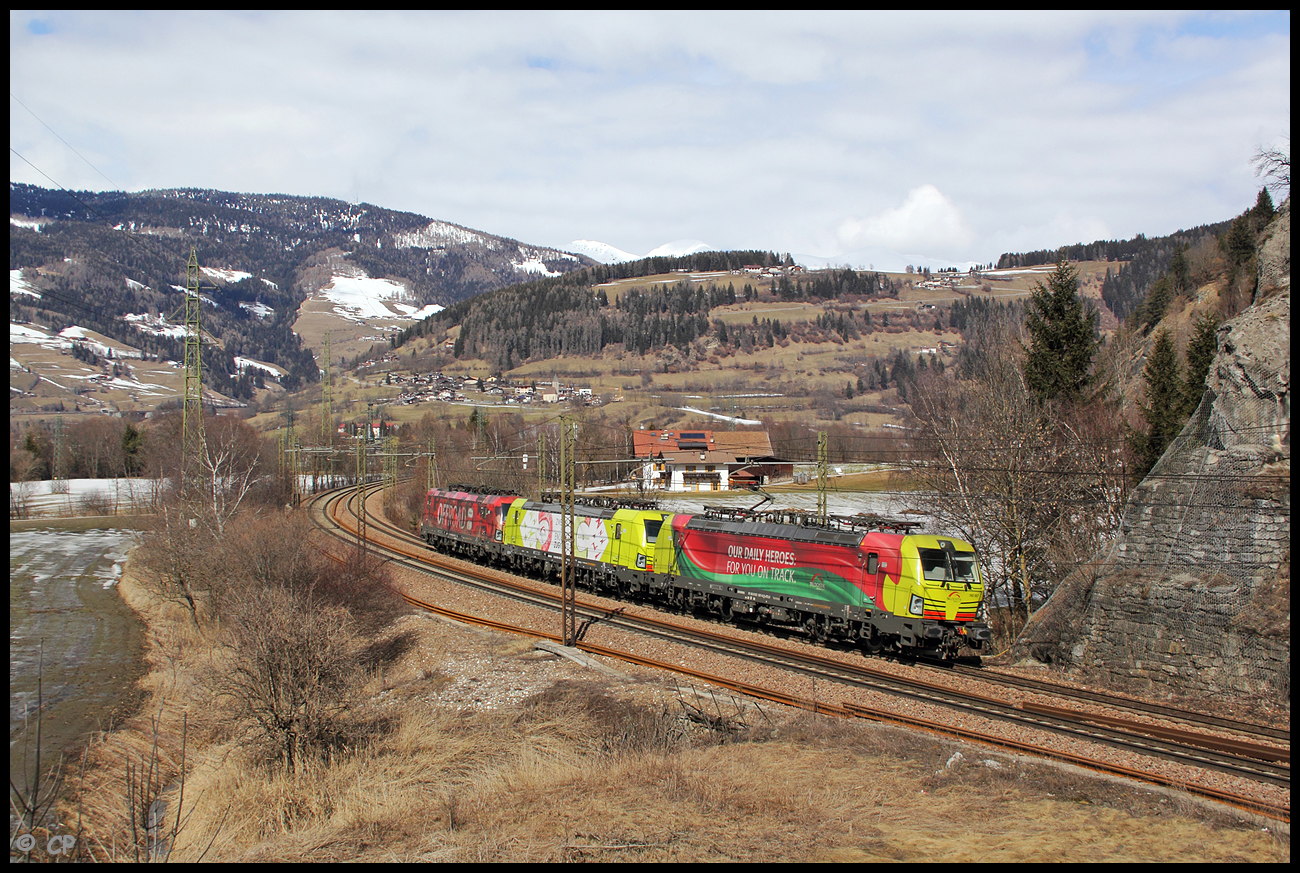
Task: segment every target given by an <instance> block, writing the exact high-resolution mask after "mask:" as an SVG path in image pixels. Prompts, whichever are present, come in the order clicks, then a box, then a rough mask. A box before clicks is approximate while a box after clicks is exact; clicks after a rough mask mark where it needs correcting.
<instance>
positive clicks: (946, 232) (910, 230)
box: [839, 183, 972, 254]
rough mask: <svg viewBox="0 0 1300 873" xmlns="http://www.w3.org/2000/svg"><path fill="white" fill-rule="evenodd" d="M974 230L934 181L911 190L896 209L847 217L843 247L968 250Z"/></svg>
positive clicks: (842, 233) (842, 227) (841, 234)
mask: <svg viewBox="0 0 1300 873" xmlns="http://www.w3.org/2000/svg"><path fill="white" fill-rule="evenodd" d="M971 238H972V233H971V229H970V227H969V225H967V223H966V219H965V218H963V217H962V214H961V210H960V209H958V208H957V207H956V206H955V205H953V202H952V201H951V200H949V199H948V198H947V197H945V196H944V194H943V192H942V191H940V190H939V189H938V188H936V187H935V186H934V185H931V184H928V183H927V184H925V185H921V186H920V187H918V188H913V189H912V190H911V191H909V192H908V193H907V199H906V200H904V201H903V204H902V205H901V206H899V207H897V208H895V209H886V210H885V211H883V212H881V213H878V214H877V215H874V216H872V217H870V218H867V219H861V220H860V219H857V218H847V219H845V220H844V221H843V222H841V224H840V226H839V242H840V245H841V247H842V249H843V250H846V251H848V250H853V249H859V248H863V247H865V246H884V247H885V248H890V249H896V250H898V251H900V252H927V253H934V254H942V253H947V252H964V251H965V250H966V248H967V246H969V245H970V242H971Z"/></svg>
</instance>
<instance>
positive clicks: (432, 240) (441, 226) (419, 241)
mask: <svg viewBox="0 0 1300 873" xmlns="http://www.w3.org/2000/svg"><path fill="white" fill-rule="evenodd" d="M474 242H477V243H481V244H482V245H485V246H487V247H488V248H489V249H493V250H495V249H496V248H497V244H496V241H495V240H493V239H491V238H490V237H486V236H484V235H483V234H480V233H475V232H474V231H472V230H470V229H468V228H465V227H461V226H460V225H458V224H448V223H447V222H445V221H431V222H429V224H428V225H427V226H425V227H423V228H421V229H420V230H413V231H407V232H406V233H395V234H393V244H394V245H396V246H397V247H398V248H399V249H439V248H444V247H446V246H448V245H465V244H467V243H474Z"/></svg>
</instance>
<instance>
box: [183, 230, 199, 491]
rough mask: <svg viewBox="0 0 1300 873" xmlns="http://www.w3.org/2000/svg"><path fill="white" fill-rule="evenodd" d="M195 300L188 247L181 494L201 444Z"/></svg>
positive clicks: (195, 262) (195, 270)
mask: <svg viewBox="0 0 1300 873" xmlns="http://www.w3.org/2000/svg"><path fill="white" fill-rule="evenodd" d="M201 305H202V304H201V301H200V299H199V255H198V252H197V251H195V249H194V247H193V246H191V247H190V263H189V266H188V267H187V269H186V271H185V392H184V396H183V398H182V401H181V479H180V487H181V492H182V493H184V492H185V491H186V489H187V486H188V485H189V484H190V483H191V480H192V479H193V478H194V475H195V473H196V468H197V466H198V463H197V453H198V452H199V451H200V450H201V449H200V447H201V446H202V444H203V355H202V352H203V320H202V314H201V311H200V307H201Z"/></svg>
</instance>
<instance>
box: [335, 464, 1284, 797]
mask: <svg viewBox="0 0 1300 873" xmlns="http://www.w3.org/2000/svg"><path fill="white" fill-rule="evenodd" d="M353 493H354V490H353V489H349V490H348V492H346V493H345V494H344V495H343V498H344V499H343V502H344V503H345V504H346V505H348V508H349V509H351V510H352V512H353V513H355V512H356V510H355V509H354V508H352V507H351V506H350V504H351V499H352V494H353ZM334 505H335V506H336V507H337V505H338V501H335V503H334ZM367 511H368V510H367ZM334 521H335V522H336V523H337V524H339V526H340V527H343V529H344V530H347V527H346V525H344V524H343V523H342V522H340V521H339V520H338V518H337V512H335V513H334ZM384 526H385V527H389V528H391V529H393V530H398V529H397V528H396V527H395V526H392V525H388V524H387V523H384ZM354 535H355V533H354ZM376 545H378V544H376ZM379 547H380V548H383V549H384V550H386V551H390V552H394V553H396V554H398V555H402V556H403V557H402V559H401V560H400V561H399V563H402V564H404V565H407V566H411V567H413V568H414V569H418V570H421V571H423V572H432V571H431V570H429V567H428V564H429V563H430V561H429V560H428V556H427V555H420V556H415V557H416V560H415V561H412V560H410V559H411V558H412V557H413V556H411V555H410V554H409V553H407V552H404V551H402V550H400V549H395V548H393V547H391V546H379ZM470 566H473V565H470ZM435 575H443V576H447V577H449V578H452V579H453V581H458V582H462V583H465V582H467V581H468V580H467V579H466V577H465V575H464V574H463V573H460V572H454V573H451V572H449V571H448V570H446V569H442V570H441V571H439V572H438V573H436V574H435ZM471 584H476V583H471ZM495 584H496V583H489V585H492V586H495ZM476 587H480V588H482V587H485V586H484V585H483V584H481V583H478V584H476ZM532 594H533V596H530V597H528V598H527V600H528V602H531V603H533V604H534V605H538V606H542V607H544V608H548V609H555V608H556V606H555V604H554V600H555V598H554V595H547V594H545V593H541V592H532ZM510 596H516V595H515V594H511V595H510ZM519 599H523V598H519ZM408 600H411V602H413V603H414V605H417V606H420V607H422V608H433V609H434V610H435V611H438V612H441V613H443V614H448V615H453V616H456V617H458V620H462V621H470V622H472V623H477V624H492V623H490V622H485V621H484V620H482V619H478V618H473V617H468V616H464V615H461V614H457V613H454V612H453V611H451V610H446V609H445V608H440V607H434V606H433V605H432V604H427V603H423V602H417V601H414V600H413V599H411V598H408ZM584 608H585V609H587V610H589V612H588V613H587V615H588V618H589V619H593V618H594V619H596V620H602V621H604V622H607V623H609V624H611V625H614V626H619V627H624V628H626V629H629V630H636V631H639V632H641V633H646V632H647V628H645V627H641V626H639V625H641V624H643V623H644V622H645V621H646V620H644V619H636V620H631V621H630V622H629V620H628V617H625V616H616V615H614V614H613V613H612V612H611V611H609V610H599V609H593V608H591V607H589V606H585V605H584ZM649 622H650V623H651V624H658V625H665V624H667V623H663V622H658V621H657V620H649ZM497 626H498V627H499V628H500V629H502V630H511V631H512V632H521V633H525V634H527V635H530V636H534V637H546V638H550V639H556V637H555V636H554V635H550V634H544V633H539V632H537V631H532V630H522V629H514V628H511V627H510V626H507V625H497ZM670 627H672V631H671V635H670V636H669V638H671V639H673V641H675V642H679V643H681V642H689V643H690V644H692V645H696V646H699V645H700V641H699V637H701V636H703V637H704V638H705V640H707V644H706V646H705V647H706V648H711V649H714V650H715V651H718V652H719V653H720V654H726V655H730V656H735V657H745V658H748V659H750V660H758V661H762V662H764V663H768V664H770V665H773V666H779V667H783V668H784V669H794V670H796V671H797V672H801V673H805V674H810V675H817V674H820V675H822V676H823V677H824V678H829V679H832V680H836V681H841V682H848V683H849V684H853V685H857V686H859V687H867V688H870V689H872V690H880V691H885V692H887V693H893V694H916V693H917V691H918V690H919V689H918V688H916V687H913V688H912V689H909V690H899V689H898V688H891V687H881V685H880V684H879V683H877V682H874V681H870V680H868V679H864V678H863V677H861V676H845V675H834V674H835V673H837V672H839V671H843V670H845V668H846V665H843V664H840V663H839V662H834V661H830V662H829V665H828V663H827V662H826V659H821V658H814V657H812V656H806V655H799V654H798V653H793V652H790V651H789V650H786V649H776V647H771V646H765V645H764V644H745V645H744V646H742V648H745V647H749V648H757V649H762V648H767V649H768V650H769V651H767V652H764V653H763V654H762V655H756V654H755V653H753V652H749V653H745V652H741V651H737V650H736V649H735V648H734V646H735V644H736V642H737V641H735V640H734V639H732V638H725V640H726V642H725V644H720V642H719V639H718V637H720V636H721V635H717V634H712V633H709V632H699V631H686V630H685V629H681V628H676V627H675V626H670ZM653 632H654V634H655V635H656V636H666V634H665V630H664V628H663V627H658V628H654V629H653ZM692 637H694V638H695V641H694V642H690V638H692ZM710 638H712V639H710ZM580 647H581V648H582V649H583V650H585V651H591V652H593V653H596V654H600V653H601V652H602V647H599V646H595V645H593V644H589V643H585V642H582V643H580ZM773 650H775V651H776V652H778V653H779V654H777V655H776V656H775V657H776V658H777V659H778V661H779V660H780V659H790V658H791V657H792V656H793V658H794V660H796V661H802V662H803V663H800V664H791V663H790V662H789V661H788V660H786V661H785V662H784V663H778V662H777V661H774V660H773V655H772V652H773ZM607 651H608V652H610V653H613V652H614V650H607ZM610 656H611V657H619V658H622V659H623V660H628V661H631V662H634V663H644V664H646V665H648V666H655V667H657V668H660V669H667V670H671V671H674V672H678V673H684V674H687V675H697V676H700V677H701V678H704V677H703V674H697V673H696V671H691V670H689V668H684V667H682V666H680V665H675V664H662V663H660V662H652V661H650V659H644V658H641V657H640V656H632V655H630V654H629V653H619V654H617V655H615V654H611V655H610ZM828 666H830V667H831V669H830V671H827V670H826V668H827V667H828ZM847 672H860V671H855V670H852V669H850V670H848V671H847ZM867 672H876V671H867ZM883 675H884V677H885V678H886V679H887V680H888V681H889V682H895V683H901V684H903V685H911V686H921V688H924V692H922V694H923V696H924V693H926V692H935V691H936V689H935V688H934V687H929V688H925V686H926V685H927V684H928V683H917V682H912V681H911V680H900V678H899V677H895V676H892V675H890V674H883ZM873 678H879V677H873ZM707 681H710V682H715V683H716V684H720V685H722V686H724V687H734V688H735V689H736V690H742V689H741V685H743V683H736V682H734V681H733V680H726V679H725V678H723V677H707ZM938 692H939V696H940V697H942V696H944V695H947V696H948V697H949V699H948V700H946V701H945V700H939V701H934V700H931V702H938V703H940V705H945V706H949V707H954V706H956V707H963V708H965V707H970V708H972V709H973V710H974V711H976V712H978V714H981V715H985V716H992V717H996V718H1004V719H1006V718H1010V719H1011V720H1017V721H1022V722H1026V723H1028V724H1029V726H1031V727H1038V728H1041V729H1046V730H1049V731H1053V732H1056V733H1064V734H1067V735H1071V736H1075V737H1076V738H1083V739H1086V740H1091V741H1094V742H1102V743H1105V744H1107V745H1113V746H1119V747H1121V748H1128V749H1132V748H1134V747H1135V746H1136V748H1138V749H1139V750H1140V751H1141V752H1142V753H1144V754H1153V755H1158V756H1161V757H1170V756H1171V755H1172V756H1174V757H1176V758H1180V759H1182V760H1184V762H1186V763H1191V764H1192V765H1194V766H1199V767H1206V768H1211V769H1227V770H1228V771H1229V772H1234V773H1236V775H1245V776H1246V777H1247V778H1256V779H1260V778H1263V779H1265V780H1266V781H1279V780H1278V778H1273V779H1269V777H1268V775H1267V774H1260V773H1259V772H1257V771H1255V770H1253V769H1247V770H1246V772H1243V768H1241V767H1240V766H1238V765H1237V764H1235V763H1233V764H1227V765H1226V766H1225V765H1223V764H1220V763H1217V762H1215V761H1213V760H1207V758H1209V759H1212V757H1213V756H1209V755H1205V754H1204V753H1202V754H1199V755H1192V756H1189V755H1188V754H1187V753H1186V752H1185V751H1184V750H1181V749H1177V748H1175V749H1172V750H1170V749H1159V748H1158V746H1159V745H1161V744H1159V743H1154V742H1151V741H1150V740H1149V739H1148V738H1145V737H1138V738H1137V739H1136V741H1135V740H1134V738H1133V737H1132V736H1128V735H1125V733H1124V732H1123V731H1120V732H1115V731H1111V730H1108V729H1101V728H1097V727H1093V726H1083V727H1080V726H1079V725H1077V724H1070V722H1073V721H1075V720H1076V719H1077V718H1078V717H1079V714H1077V713H1074V712H1073V711H1069V710H1059V708H1051V707H1043V708H1042V709H1046V710H1052V709H1056V710H1057V711H1055V712H1041V711H1040V712H1033V709H1034V708H1039V705H1036V704H1031V705H1029V706H1028V707H1026V706H1024V705H1021V706H1016V705H1014V704H1005V703H1003V702H1001V701H990V700H989V699H987V698H980V697H979V696H978V695H968V694H963V693H962V692H953V691H951V690H950V689H938ZM746 693H748V692H746ZM960 698H966V700H965V701H964V702H958V700H957V699H960ZM767 699H776V698H772V697H768V698H767ZM989 704H992V709H993V710H994V712H991V711H989V710H987V709H984V708H982V707H985V706H987V705H989ZM849 706H854V707H856V708H857V710H858V711H857V712H856V713H855V714H858V715H861V714H863V713H864V712H871V711H869V710H866V709H865V708H864V707H860V706H858V705H856V704H845V707H849ZM804 708H810V709H817V710H818V711H823V712H832V711H835V712H836V714H839V712H838V711H839V710H840V709H843V707H830V708H828V706H827V704H825V703H818V702H817V701H811V702H805V706H804ZM1026 709H1029V712H1026V711H1025V710H1026ZM1014 710H1019V713H1018V714H1017V713H1014V712H1010V711H1014ZM996 711H1000V712H1001V715H998V714H996ZM1063 713H1064V715H1063ZM872 715H873V716H874V717H878V718H880V719H882V720H895V721H897V720H898V719H899V718H907V717H899V716H895V715H893V714H884V713H879V712H872ZM1092 715H1093V714H1082V716H1083V717H1084V718H1088V717H1091V716H1092ZM1094 720H1095V719H1094ZM913 721H918V720H913ZM1062 721H1064V722H1066V723H1065V724H1061V723H1060V722H1062ZM1112 721H1116V722H1122V721H1123V720H1119V719H1112ZM918 724H919V721H918ZM925 725H926V726H928V728H929V729H934V730H945V729H946V730H947V731H948V733H949V735H954V736H955V735H962V736H972V735H973V733H972V732H969V731H965V730H962V729H956V728H945V726H942V725H938V724H937V723H932V722H925ZM1141 727H1144V728H1145V727H1149V726H1147V725H1141ZM986 739H990V740H996V739H997V738H987V737H986ZM1001 742H1002V743H1003V744H1004V745H1005V743H1008V742H1011V741H1001ZM994 744H995V745H996V744H997V743H996V742H995V743H994ZM1025 748H1026V749H1031V750H1032V749H1037V748H1038V747H1033V746H1026V747H1025ZM1064 754H1066V753H1058V756H1059V755H1064ZM1075 757H1078V756H1075ZM1079 760H1080V761H1085V760H1087V759H1083V758H1080V759H1079ZM1098 765H1099V762H1091V763H1090V764H1089V766H1092V767H1093V769H1098ZM1104 766H1105V767H1110V765H1104ZM1121 769H1122V768H1121ZM1286 770H1287V775H1286V776H1285V783H1283V784H1289V767H1287V768H1286ZM1130 772H1131V773H1137V772H1138V771H1130ZM1145 777H1148V778H1146V781H1156V782H1160V781H1161V780H1165V777H1160V776H1158V775H1157V774H1145ZM1169 784H1173V783H1169ZM1179 784H1180V786H1181V783H1179ZM1239 799H1240V798H1239ZM1243 800H1244V799H1243ZM1248 803H1253V802H1249V801H1248ZM1255 806H1259V804H1255Z"/></svg>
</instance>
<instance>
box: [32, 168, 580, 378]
mask: <svg viewBox="0 0 1300 873" xmlns="http://www.w3.org/2000/svg"><path fill="white" fill-rule="evenodd" d="M9 204H10V207H9V208H10V228H9V268H10V271H11V277H12V276H13V275H14V273H13V271H20V272H19V273H18V276H19V281H20V282H21V283H22V284H21V285H15V284H14V280H13V279H11V294H10V316H11V320H13V321H17V322H24V321H26V322H33V323H35V324H38V325H40V326H43V327H48V328H52V329H54V330H55V331H58V330H62V329H64V328H67V327H69V326H71V325H74V324H76V325H81V326H83V327H87V328H91V329H93V330H96V331H98V332H100V333H102V334H104V335H105V336H108V337H112V338H115V339H118V340H120V341H122V342H124V343H127V344H130V345H132V346H135V347H138V348H139V349H140V350H141V352H142V353H143V354H146V355H157V356H161V357H164V358H169V359H172V360H178V359H179V358H180V347H179V344H178V343H177V341H176V339H175V336H174V334H175V330H174V328H175V326H176V325H177V323H178V322H179V321H181V320H183V319H181V317H180V314H179V313H180V311H181V310H182V309H183V291H184V288H185V285H186V264H187V262H188V260H189V253H190V249H191V247H193V249H194V250H195V251H196V253H197V257H198V262H199V263H200V264H201V265H202V266H203V267H204V268H206V269H205V272H204V274H203V279H202V283H203V285H204V295H205V298H206V302H207V303H208V304H209V306H207V307H205V308H204V312H203V319H204V329H205V330H206V331H208V332H210V333H211V334H212V336H213V337H214V338H215V339H216V340H217V344H216V345H214V346H211V347H209V348H206V349H205V353H204V358H205V360H204V376H205V381H211V383H212V385H213V387H215V388H217V390H225V389H229V387H230V385H229V384H227V383H228V382H229V381H231V377H234V376H237V374H238V370H237V367H236V364H235V361H234V358H235V356H244V357H248V358H253V359H256V360H260V361H264V362H267V363H269V364H274V365H277V366H280V367H283V368H284V369H285V370H286V371H287V375H286V377H285V378H284V379H282V382H283V383H284V384H285V385H286V387H289V388H293V387H295V386H296V385H298V384H301V383H302V382H314V381H316V379H317V378H318V371H317V364H316V361H315V358H314V356H313V355H312V354H311V353H310V351H309V350H308V349H307V348H306V347H304V344H303V342H302V341H301V339H300V338H299V337H298V335H297V334H296V333H295V332H294V325H295V324H296V323H297V319H298V317H299V309H300V307H302V305H303V304H304V302H305V301H307V300H308V298H310V297H311V296H312V295H314V294H316V293H317V292H320V291H322V289H326V288H327V287H332V288H333V289H335V290H339V288H340V284H346V283H345V282H344V283H341V281H340V280H355V279H360V278H366V279H372V280H376V281H382V280H387V281H388V282H389V283H390V287H391V288H393V289H394V290H393V293H392V295H390V296H391V297H392V298H393V299H394V300H395V301H398V302H397V303H396V304H395V306H393V307H388V310H387V311H388V313H389V314H390V315H391V316H392V319H391V320H392V322H393V324H391V325H388V327H389V329H395V328H396V327H397V326H400V324H401V323H402V322H410V321H412V320H414V317H415V316H416V315H417V314H420V315H423V314H427V313H428V312H430V311H433V310H432V306H433V305H438V306H447V305H450V304H452V303H455V302H457V301H460V300H464V299H466V298H469V297H473V296H475V295H477V294H482V293H484V292H486V291H491V290H494V289H496V288H500V287H503V286H506V285H510V284H514V283H517V282H521V281H526V280H528V279H532V278H538V277H551V276H559V275H561V274H563V273H564V272H566V271H569V270H572V269H576V268H580V267H583V266H587V265H591V264H593V263H594V262H593V261H592V260H591V259H590V258H585V257H583V256H581V255H574V254H570V253H566V252H560V251H557V250H555V249H550V248H545V247H539V246H532V245H528V244H526V243H522V242H519V241H518V240H513V239H509V238H506V237H500V236H495V235H493V234H488V233H483V232H481V231H476V230H472V229H470V228H466V227H462V226H460V225H455V224H451V223H448V222H442V221H435V220H433V219H430V218H428V217H426V216H422V215H417V214H414V213H409V212H398V211H394V210H390V209H384V208H381V207H377V206H373V205H371V204H367V203H361V204H351V203H345V202H343V201H340V200H332V199H329V198H323V197H290V196H285V195H270V194H268V195H263V194H237V193H230V192H224V191H211V190H197V189H171V190H161V191H144V192H138V193H127V192H120V191H109V192H88V191H82V192H72V193H69V192H64V191H52V190H48V189H44V188H40V187H37V186H34V185H23V184H14V183H11V184H10V186H9ZM399 286H400V287H399ZM351 290H352V291H353V292H355V291H356V288H355V287H353V288H352V289H351ZM37 294H39V295H40V296H35V295H37ZM353 297H355V294H353ZM128 315H134V316H136V318H135V319H134V321H128V320H127V319H126V316H128ZM146 317H147V319H148V320H146ZM146 324H152V325H153V326H154V328H155V329H154V330H152V331H143V330H140V329H137V326H136V325H146ZM346 324H347V321H346V320H345V321H342V322H340V325H339V326H340V327H341V328H342V327H346ZM322 325H323V326H322ZM317 329H318V330H321V331H323V330H325V329H330V327H329V323H328V322H322V323H319V324H318V325H317ZM372 333H373V331H372ZM209 358H211V360H208V359H209ZM209 377H210V379H209Z"/></svg>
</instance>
